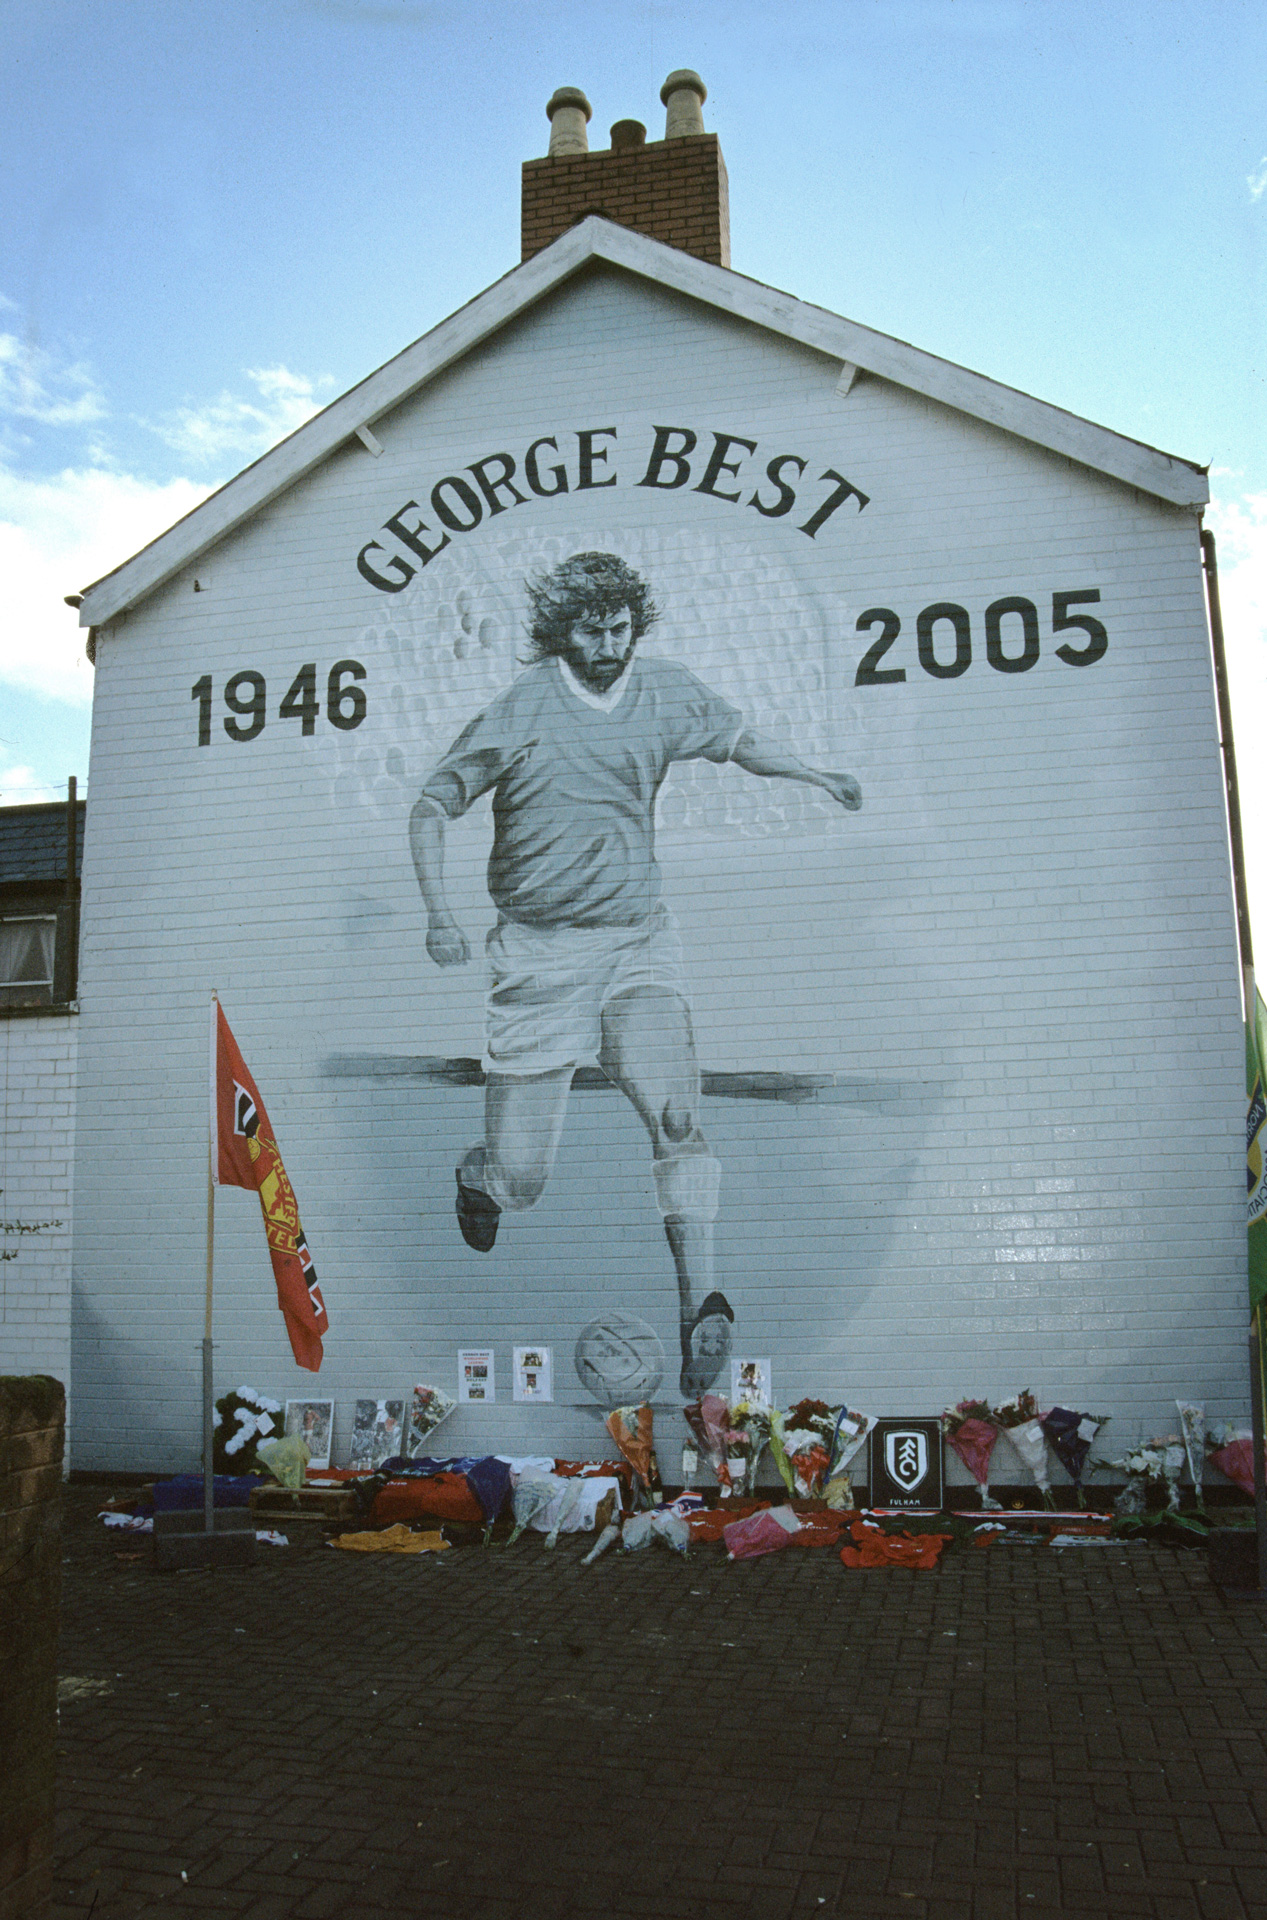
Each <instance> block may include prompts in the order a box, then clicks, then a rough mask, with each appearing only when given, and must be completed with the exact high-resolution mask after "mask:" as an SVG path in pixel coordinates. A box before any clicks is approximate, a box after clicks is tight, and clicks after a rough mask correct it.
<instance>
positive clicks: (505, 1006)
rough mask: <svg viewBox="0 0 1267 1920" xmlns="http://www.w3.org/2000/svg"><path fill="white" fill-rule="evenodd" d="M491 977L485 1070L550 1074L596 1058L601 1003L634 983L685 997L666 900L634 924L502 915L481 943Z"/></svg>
mask: <svg viewBox="0 0 1267 1920" xmlns="http://www.w3.org/2000/svg"><path fill="white" fill-rule="evenodd" d="M485 951H486V953H487V955H488V964H489V969H490V972H491V975H492V979H491V983H490V986H489V990H488V1000H487V1003H486V1006H485V1012H484V1069H485V1071H486V1072H490V1073H506V1074H515V1073H519V1074H533V1073H549V1072H552V1071H553V1070H554V1069H555V1068H557V1067H570V1066H580V1065H588V1064H590V1063H592V1062H596V1061H597V1059H598V1054H599V1049H600V1047H601V1046H602V1039H603V1029H602V1020H603V1008H604V1007H605V1006H606V1005H607V1003H608V1001H609V1000H614V999H615V998H616V996H617V995H618V994H621V993H627V992H628V991H629V990H630V988H631V987H644V986H657V987H664V988H666V989H667V991H668V992H670V993H675V994H677V995H678V997H679V998H680V999H682V1000H686V998H687V990H686V976H685V973H684V972H683V968H682V941H681V938H680V936H679V934H678V929H677V922H676V920H675V919H674V918H673V915H672V914H671V913H670V911H669V909H668V908H667V907H666V906H665V904H664V902H663V901H660V902H659V903H658V905H657V906H656V908H655V910H654V912H653V913H652V914H651V917H650V919H648V920H643V921H641V922H640V923H639V924H638V925H637V926H636V927H526V926H524V925H523V924H522V923H521V922H519V921H517V920H506V919H501V920H499V921H498V923H497V925H496V926H495V927H494V928H493V930H492V932H491V933H490V934H489V936H488V940H487V942H486V945H485Z"/></svg>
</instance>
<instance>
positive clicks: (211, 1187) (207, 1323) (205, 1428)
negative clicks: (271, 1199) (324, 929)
mask: <svg viewBox="0 0 1267 1920" xmlns="http://www.w3.org/2000/svg"><path fill="white" fill-rule="evenodd" d="M219 1004H220V1003H219V1000H218V998H217V996H216V995H215V994H214V993H213V994H212V996H211V1062H210V1064H211V1108H210V1124H209V1126H208V1129H207V1294H206V1308H205V1312H204V1316H203V1330H202V1514H203V1526H204V1528H205V1530H206V1532H208V1533H212V1532H214V1531H215V1524H216V1519H215V1511H216V1489H215V1465H214V1460H213V1451H214V1447H213V1442H214V1434H215V1426H214V1421H215V1385H214V1371H213V1362H212V1346H211V1298H212V1276H213V1274H214V1272H215V1227H216V1206H215V1200H216V1186H215V1163H214V1155H215V1151H216V1135H217V1126H216V1116H217V1107H216V1039H217V1031H216V1026H217V1023H216V1011H217V1008H218V1007H219Z"/></svg>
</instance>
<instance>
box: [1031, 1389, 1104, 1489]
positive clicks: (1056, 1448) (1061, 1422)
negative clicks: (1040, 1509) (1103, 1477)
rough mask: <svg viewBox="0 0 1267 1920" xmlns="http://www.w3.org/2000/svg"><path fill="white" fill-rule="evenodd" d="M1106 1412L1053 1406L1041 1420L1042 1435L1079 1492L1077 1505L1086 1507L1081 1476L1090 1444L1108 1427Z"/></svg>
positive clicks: (1089, 1450)
mask: <svg viewBox="0 0 1267 1920" xmlns="http://www.w3.org/2000/svg"><path fill="white" fill-rule="evenodd" d="M1108 1419H1109V1416H1108V1414H1107V1413H1075V1412H1074V1410H1073V1408H1072V1407H1052V1409H1051V1410H1050V1412H1048V1413H1045V1414H1044V1415H1043V1419H1042V1428H1043V1432H1044V1433H1045V1434H1046V1436H1047V1440H1048V1444H1049V1445H1050V1447H1051V1450H1052V1452H1053V1453H1054V1454H1055V1456H1056V1458H1057V1460H1059V1462H1060V1464H1061V1466H1062V1467H1063V1468H1064V1470H1065V1472H1066V1473H1067V1474H1068V1475H1069V1478H1070V1479H1071V1480H1072V1481H1073V1484H1074V1488H1075V1490H1076V1492H1077V1498H1078V1505H1079V1506H1080V1507H1085V1506H1086V1504H1087V1498H1086V1495H1085V1493H1084V1492H1083V1490H1082V1475H1083V1472H1084V1471H1085V1468H1086V1464H1087V1460H1088V1458H1089V1456H1090V1453H1091V1445H1092V1442H1093V1441H1094V1439H1095V1437H1096V1435H1097V1434H1098V1433H1099V1431H1100V1428H1101V1427H1103V1426H1107V1424H1108Z"/></svg>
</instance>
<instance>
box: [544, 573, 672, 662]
mask: <svg viewBox="0 0 1267 1920" xmlns="http://www.w3.org/2000/svg"><path fill="white" fill-rule="evenodd" d="M526 584H527V588H528V600H529V603H530V605H531V607H532V618H531V620H530V621H529V622H528V640H529V651H528V654H527V656H526V658H527V661H528V663H529V664H531V663H532V662H534V661H537V660H549V659H551V658H553V656H554V655H555V654H558V653H562V652H563V650H564V648H565V647H566V645H567V641H568V636H569V635H570V633H571V631H572V629H573V627H574V626H575V625H576V623H577V621H578V620H587V619H589V620H594V619H599V620H605V619H608V618H610V616H611V615H612V614H613V613H619V612H620V611H621V609H622V608H624V607H628V609H629V623H630V628H631V631H632V633H633V637H634V639H635V640H641V638H642V636H643V634H644V633H645V632H646V631H647V628H648V627H649V626H651V625H652V623H653V622H654V621H656V620H658V619H659V617H660V609H659V608H658V607H657V606H656V603H655V601H654V600H653V599H652V598H651V589H650V587H649V586H648V585H647V583H646V581H645V580H644V579H643V577H642V575H641V574H640V573H635V572H634V570H633V568H632V567H630V566H627V565H626V564H625V562H624V561H623V560H621V559H619V558H618V557H617V555H616V554H614V553H574V554H572V555H571V557H570V558H569V559H567V560H561V561H560V562H559V564H558V566H557V567H552V568H551V569H550V571H549V573H539V574H537V575H536V577H535V578H533V579H531V580H529V581H527V583H526Z"/></svg>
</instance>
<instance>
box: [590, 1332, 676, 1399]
mask: <svg viewBox="0 0 1267 1920" xmlns="http://www.w3.org/2000/svg"><path fill="white" fill-rule="evenodd" d="M575 1358H576V1372H577V1377H578V1378H579V1380H580V1382H581V1385H582V1386H583V1387H585V1388H586V1389H587V1390H588V1391H589V1392H590V1393H592V1394H593V1396H594V1398H595V1399H596V1400H597V1401H598V1402H599V1403H600V1405H602V1406H604V1407H626V1406H631V1405H634V1404H636V1403H638V1402H640V1401H643V1400H650V1399H651V1398H652V1396H653V1395H654V1393H655V1390H656V1388H657V1387H658V1386H659V1384H660V1382H661V1380H663V1378H664V1348H663V1346H662V1345H661V1342H660V1336H659V1334H658V1333H657V1332H656V1330H655V1328H654V1327H649V1326H648V1325H647V1323H646V1321H645V1320H639V1319H638V1318H637V1317H636V1316H635V1315H634V1314H632V1313H620V1312H611V1313H602V1314H600V1315H599V1316H598V1318H597V1320H591V1321H590V1323H589V1325H588V1326H587V1327H583V1328H582V1329H581V1333H580V1337H579V1338H578V1340H577V1343H576V1356H575Z"/></svg>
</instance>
